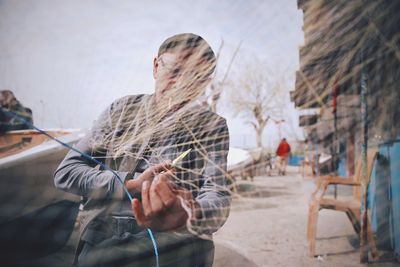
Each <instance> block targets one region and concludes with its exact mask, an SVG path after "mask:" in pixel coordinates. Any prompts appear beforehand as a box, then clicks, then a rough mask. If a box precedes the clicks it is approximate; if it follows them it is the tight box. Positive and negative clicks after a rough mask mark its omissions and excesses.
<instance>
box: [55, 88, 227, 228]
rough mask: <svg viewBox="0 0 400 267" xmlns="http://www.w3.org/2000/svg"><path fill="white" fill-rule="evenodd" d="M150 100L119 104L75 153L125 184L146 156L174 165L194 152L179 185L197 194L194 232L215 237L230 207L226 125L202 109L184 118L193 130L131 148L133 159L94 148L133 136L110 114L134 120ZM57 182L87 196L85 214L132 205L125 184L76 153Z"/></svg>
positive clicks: (130, 99)
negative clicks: (104, 138) (107, 138)
mask: <svg viewBox="0 0 400 267" xmlns="http://www.w3.org/2000/svg"><path fill="white" fill-rule="evenodd" d="M151 98H152V96H149V95H136V96H127V97H123V98H121V99H118V100H116V101H115V102H114V103H113V104H112V105H111V106H109V107H108V108H107V109H106V110H105V111H104V112H103V113H102V114H101V115H100V117H99V118H98V120H97V121H96V122H95V123H94V125H93V127H92V129H91V130H90V131H89V132H88V133H87V134H86V136H85V137H84V138H83V139H82V140H81V141H80V142H79V143H78V144H76V148H77V149H79V150H80V151H82V152H85V153H87V154H89V155H91V156H93V157H95V158H96V159H98V160H100V161H102V162H103V163H105V164H106V165H108V166H110V167H111V168H112V169H114V170H116V171H117V173H118V175H119V177H120V178H121V179H122V180H125V179H131V178H133V176H134V173H135V172H137V169H138V166H139V165H140V157H138V156H143V155H144V154H143V153H145V154H146V156H145V158H146V162H148V163H150V164H153V163H154V164H155V163H160V162H162V161H165V160H166V159H171V160H172V159H174V158H176V157H177V156H178V155H179V154H181V153H182V152H183V151H186V150H187V149H188V148H192V151H191V153H190V154H189V155H188V156H187V157H186V158H185V160H183V161H182V162H181V166H180V167H179V168H178V172H177V176H178V177H179V181H178V183H180V185H181V186H184V187H186V188H187V189H189V190H190V191H191V192H192V194H193V197H194V199H195V200H196V201H197V202H198V204H199V205H200V207H201V211H202V215H203V216H202V218H201V219H198V220H196V221H193V228H192V229H194V230H195V231H196V232H198V233H205V234H211V233H213V232H215V231H216V230H218V229H219V228H220V227H221V226H222V225H223V224H224V222H225V221H226V219H227V216H228V214H229V207H230V194H229V190H228V185H227V179H226V164H227V154H228V150H229V133H228V128H227V125H226V121H225V119H223V118H222V117H220V116H218V115H216V114H215V113H212V112H211V111H208V110H206V109H204V108H202V107H200V106H197V107H193V108H191V112H190V115H188V116H182V118H181V122H182V123H183V124H184V125H186V126H187V125H189V126H190V128H189V129H188V128H187V127H186V128H185V127H181V124H179V125H177V127H175V128H174V129H173V130H171V129H166V134H165V136H166V137H165V138H161V139H160V138H155V139H154V140H151V139H150V140H148V142H143V143H142V144H132V145H131V147H130V151H131V152H132V153H129V155H125V156H120V157H117V158H115V157H113V156H112V155H111V154H110V150H109V148H107V147H101V145H100V146H98V145H97V146H96V147H94V145H93V144H94V143H95V142H93V140H95V139H96V138H98V136H99V135H101V134H103V135H104V133H107V132H108V133H109V132H110V131H111V132H112V136H113V135H121V134H125V133H126V132H127V131H129V130H130V129H126V127H125V126H124V125H123V123H121V122H122V121H124V118H120V117H119V118H118V117H117V118H116V117H115V116H111V113H112V114H119V112H120V111H122V110H123V109H124V108H126V107H129V114H135V112H137V111H138V110H139V109H140V108H143V105H146V103H148V101H151ZM193 110H195V112H194V111H193ZM121 114H122V113H121ZM124 114H126V113H124ZM188 114H189V113H188ZM193 114H195V115H193ZM149 147H151V149H148V148H149ZM132 155H136V156H132ZM54 181H55V185H56V187H58V188H60V189H62V190H65V191H67V192H71V193H74V194H77V195H80V196H82V199H83V210H86V211H96V210H98V211H105V210H106V208H107V207H111V206H112V205H113V203H114V204H115V203H121V201H122V202H124V201H125V202H126V201H128V200H127V199H126V197H125V196H124V192H123V186H122V184H121V183H120V182H119V181H118V180H117V178H116V177H115V176H114V175H113V174H112V173H111V172H110V171H106V170H102V169H101V168H99V167H98V166H95V164H93V163H91V162H88V161H87V160H85V159H84V158H83V157H82V156H81V155H79V154H78V153H76V152H74V151H70V152H69V153H68V154H67V156H66V157H65V159H64V160H63V161H62V162H61V164H60V166H59V167H58V168H57V170H56V172H55V174H54ZM128 203H129V201H128ZM100 213H101V212H97V214H100ZM96 216H97V215H96ZM91 219H92V218H91Z"/></svg>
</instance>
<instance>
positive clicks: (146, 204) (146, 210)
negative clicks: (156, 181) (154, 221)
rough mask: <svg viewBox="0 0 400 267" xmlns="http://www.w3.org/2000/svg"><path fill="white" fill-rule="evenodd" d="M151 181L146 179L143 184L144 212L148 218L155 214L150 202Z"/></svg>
mask: <svg viewBox="0 0 400 267" xmlns="http://www.w3.org/2000/svg"><path fill="white" fill-rule="evenodd" d="M149 191H150V182H149V181H144V182H143V184H142V204H143V212H144V216H145V217H146V218H148V217H151V216H152V215H153V212H152V209H151V203H150V196H149V195H150V194H149Z"/></svg>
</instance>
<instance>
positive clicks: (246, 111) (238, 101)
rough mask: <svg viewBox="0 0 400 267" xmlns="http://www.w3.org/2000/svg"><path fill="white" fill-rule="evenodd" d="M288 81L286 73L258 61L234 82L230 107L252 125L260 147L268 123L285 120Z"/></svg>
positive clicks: (241, 73) (250, 65)
mask: <svg viewBox="0 0 400 267" xmlns="http://www.w3.org/2000/svg"><path fill="white" fill-rule="evenodd" d="M286 80H287V79H286V78H285V73H283V72H280V73H279V72H278V71H277V70H276V71H274V70H273V69H272V68H271V67H269V66H268V65H267V64H263V63H261V62H259V61H257V60H255V61H253V63H252V64H249V65H247V67H246V68H245V69H244V70H243V71H241V72H240V74H239V75H238V77H237V80H234V81H233V86H232V90H230V92H229V99H230V105H231V106H232V109H233V110H234V112H235V114H236V115H240V116H242V117H244V118H245V119H246V122H247V123H249V124H251V125H252V126H253V128H254V130H255V132H256V143H257V147H259V148H261V147H262V146H263V144H262V135H263V132H264V129H265V126H266V125H267V123H268V121H269V120H270V119H272V120H278V119H281V118H282V115H283V108H284V103H285V94H287V93H288V90H287V83H286Z"/></svg>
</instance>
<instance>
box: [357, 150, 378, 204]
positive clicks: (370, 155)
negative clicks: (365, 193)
mask: <svg viewBox="0 0 400 267" xmlns="http://www.w3.org/2000/svg"><path fill="white" fill-rule="evenodd" d="M377 154H378V148H376V147H373V148H369V149H368V151H367V181H369V179H370V177H371V174H372V169H373V167H374V162H375V158H376V155H377ZM362 161H363V158H362V154H361V153H360V154H359V156H358V158H357V163H356V169H355V171H354V178H353V179H354V181H355V182H359V183H360V182H361V178H362ZM353 197H354V198H355V199H361V186H354V187H353Z"/></svg>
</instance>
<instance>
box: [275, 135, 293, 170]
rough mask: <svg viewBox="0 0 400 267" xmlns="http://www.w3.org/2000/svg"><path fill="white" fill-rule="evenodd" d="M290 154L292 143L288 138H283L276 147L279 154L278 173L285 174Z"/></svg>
mask: <svg viewBox="0 0 400 267" xmlns="http://www.w3.org/2000/svg"><path fill="white" fill-rule="evenodd" d="M289 155H290V145H289V143H288V142H287V141H286V138H283V139H282V140H281V142H280V143H279V146H278V148H277V149H276V156H277V165H278V174H279V175H285V173H286V165H287V162H288V159H289Z"/></svg>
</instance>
